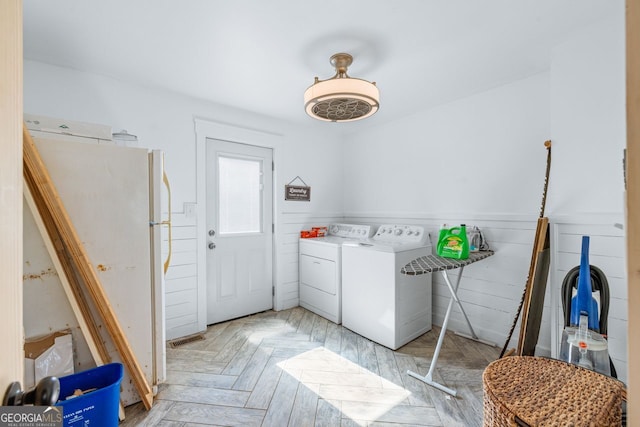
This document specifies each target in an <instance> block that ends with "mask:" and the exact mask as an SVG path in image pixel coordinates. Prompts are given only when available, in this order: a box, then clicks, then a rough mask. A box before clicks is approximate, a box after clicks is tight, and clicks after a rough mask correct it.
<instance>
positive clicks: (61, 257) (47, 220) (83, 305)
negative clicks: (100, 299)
mask: <svg viewBox="0 0 640 427" xmlns="http://www.w3.org/2000/svg"><path fill="white" fill-rule="evenodd" d="M23 180H24V184H23V186H22V189H23V193H24V198H25V200H26V201H27V206H28V207H29V210H30V211H31V214H32V215H33V219H34V221H35V223H36V226H37V227H38V231H40V235H41V236H42V240H43V241H44V245H45V247H46V248H47V252H48V253H49V256H50V257H51V261H52V262H53V265H54V267H55V269H56V271H57V272H58V278H59V279H60V283H61V284H62V288H63V289H64V293H65V294H66V295H67V299H68V300H69V304H70V305H71V309H72V310H73V314H74V315H75V316H76V320H77V321H78V325H79V326H80V330H81V331H82V335H83V336H84V339H85V341H86V342H87V346H88V347H89V351H90V352H91V356H92V357H93V361H94V362H95V363H96V366H101V365H104V364H106V363H109V362H111V357H110V356H109V352H108V351H107V347H106V346H105V344H104V341H103V340H102V337H101V336H100V331H99V330H98V326H97V325H96V323H95V321H94V319H93V316H92V314H91V309H90V308H89V303H88V302H87V299H86V298H85V296H84V294H83V293H82V288H81V285H80V283H79V282H78V278H77V276H76V274H75V270H74V269H73V265H72V264H71V260H70V259H69V257H68V255H67V253H66V251H65V250H64V245H63V244H62V239H61V238H60V234H59V233H58V230H57V229H56V227H55V224H54V223H53V219H52V218H51V216H50V214H49V212H48V211H47V210H46V209H42V213H41V211H40V208H39V207H38V204H40V205H41V208H43V207H44V206H42V203H43V200H40V201H39V202H40V203H38V202H36V200H35V199H34V198H33V195H32V194H31V190H30V189H29V188H30V187H31V186H32V185H33V184H29V183H28V182H27V180H26V178H23ZM119 418H120V420H121V421H122V420H124V406H123V405H122V402H120V409H119Z"/></svg>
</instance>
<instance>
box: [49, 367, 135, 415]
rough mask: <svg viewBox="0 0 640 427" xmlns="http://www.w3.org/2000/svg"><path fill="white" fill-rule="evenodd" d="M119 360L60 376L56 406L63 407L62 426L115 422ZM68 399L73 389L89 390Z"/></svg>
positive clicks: (120, 376)
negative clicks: (58, 398) (58, 397)
mask: <svg viewBox="0 0 640 427" xmlns="http://www.w3.org/2000/svg"><path fill="white" fill-rule="evenodd" d="M123 374H124V369H123V367H122V364H121V363H109V364H107V365H102V366H98V367H97V368H93V369H89V370H86V371H83V372H78V373H77V374H72V375H67V376H66V377H61V378H59V379H60V399H61V400H59V401H58V403H56V406H61V407H62V408H63V411H64V418H63V425H64V426H65V427H81V426H82V427H84V426H104V427H111V426H113V427H117V426H118V422H119V420H118V412H119V409H120V382H121V381H122V375H123ZM91 389H95V390H93V391H89V392H87V393H85V394H82V395H80V396H77V397H73V398H71V399H67V397H69V396H72V395H73V392H74V391H75V390H82V391H86V390H91Z"/></svg>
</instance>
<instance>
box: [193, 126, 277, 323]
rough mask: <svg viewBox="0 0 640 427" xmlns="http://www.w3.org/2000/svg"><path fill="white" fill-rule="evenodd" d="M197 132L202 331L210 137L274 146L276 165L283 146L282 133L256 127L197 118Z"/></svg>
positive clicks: (275, 262) (198, 269) (261, 145)
mask: <svg viewBox="0 0 640 427" xmlns="http://www.w3.org/2000/svg"><path fill="white" fill-rule="evenodd" d="M194 124H195V132H196V217H197V219H196V230H197V239H196V240H197V243H198V249H197V263H198V264H197V274H198V320H197V321H198V327H199V329H200V330H205V329H206V328H207V253H206V251H207V235H206V234H207V222H206V221H205V220H204V219H205V218H206V214H207V203H206V200H207V192H206V179H207V176H206V158H207V156H206V154H207V151H206V150H207V138H211V139H219V140H223V141H229V142H237V143H242V144H249V145H255V146H258V147H266V148H271V149H272V150H273V161H274V164H280V157H279V156H280V155H281V153H280V151H281V150H278V148H279V147H280V144H281V141H282V135H280V134H276V133H272V132H267V131H261V130H256V129H249V128H243V127H239V126H233V125H229V124H226V123H219V122H215V121H212V120H207V119H202V118H198V117H194ZM276 182H278V180H277V174H276V170H274V171H273V190H274V191H273V197H274V200H273V222H274V224H275V225H276V227H277V226H278V220H279V215H277V212H279V211H280V205H279V200H278V198H277V197H276V194H279V193H278V192H277V191H276V188H277V185H276ZM277 239H278V237H277V234H276V233H273V269H272V270H273V286H274V288H275V296H274V298H273V307H274V309H276V310H278V309H279V307H280V306H281V303H280V293H279V291H278V281H277V277H276V276H277V269H276V265H277V255H278V254H277V252H276V247H277V244H276V243H277V242H276V241H277Z"/></svg>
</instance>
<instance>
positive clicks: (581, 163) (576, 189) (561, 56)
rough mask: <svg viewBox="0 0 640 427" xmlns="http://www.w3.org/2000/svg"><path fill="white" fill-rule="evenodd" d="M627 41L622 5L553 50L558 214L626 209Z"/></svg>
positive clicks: (554, 202)
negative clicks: (625, 38)
mask: <svg viewBox="0 0 640 427" xmlns="http://www.w3.org/2000/svg"><path fill="white" fill-rule="evenodd" d="M620 3H622V2H620ZM624 37H625V33H624V6H623V5H620V6H619V7H618V10H617V13H615V14H614V16H612V17H609V18H608V19H606V20H604V21H602V22H599V23H597V24H594V25H592V26H590V27H588V28H585V29H583V30H582V31H580V32H579V33H576V34H573V36H572V37H571V38H570V39H568V40H567V41H566V42H565V43H563V44H561V45H559V46H556V47H555V48H554V49H553V51H552V52H551V54H552V67H551V79H550V83H551V137H552V139H553V144H554V145H553V162H552V171H551V175H552V176H551V184H550V189H549V213H550V215H552V216H553V215H574V214H584V213H593V212H596V213H600V212H612V213H622V211H623V200H624V198H623V197H624V196H623V191H624V187H623V169H622V158H623V149H624V147H625V144H626V125H625V123H626V122H625V96H626V95H625V57H624V55H625V40H624Z"/></svg>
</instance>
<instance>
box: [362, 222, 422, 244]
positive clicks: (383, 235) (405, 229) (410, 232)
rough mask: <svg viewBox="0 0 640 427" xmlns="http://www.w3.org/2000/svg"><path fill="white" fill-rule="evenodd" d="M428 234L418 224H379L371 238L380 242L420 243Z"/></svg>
mask: <svg viewBox="0 0 640 427" xmlns="http://www.w3.org/2000/svg"><path fill="white" fill-rule="evenodd" d="M428 239H429V234H428V233H426V232H425V231H424V227H422V226H419V225H399V224H389V225H381V226H380V228H378V232H377V233H376V234H375V236H373V240H377V241H381V242H399V243H420V242H426V241H428Z"/></svg>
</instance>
